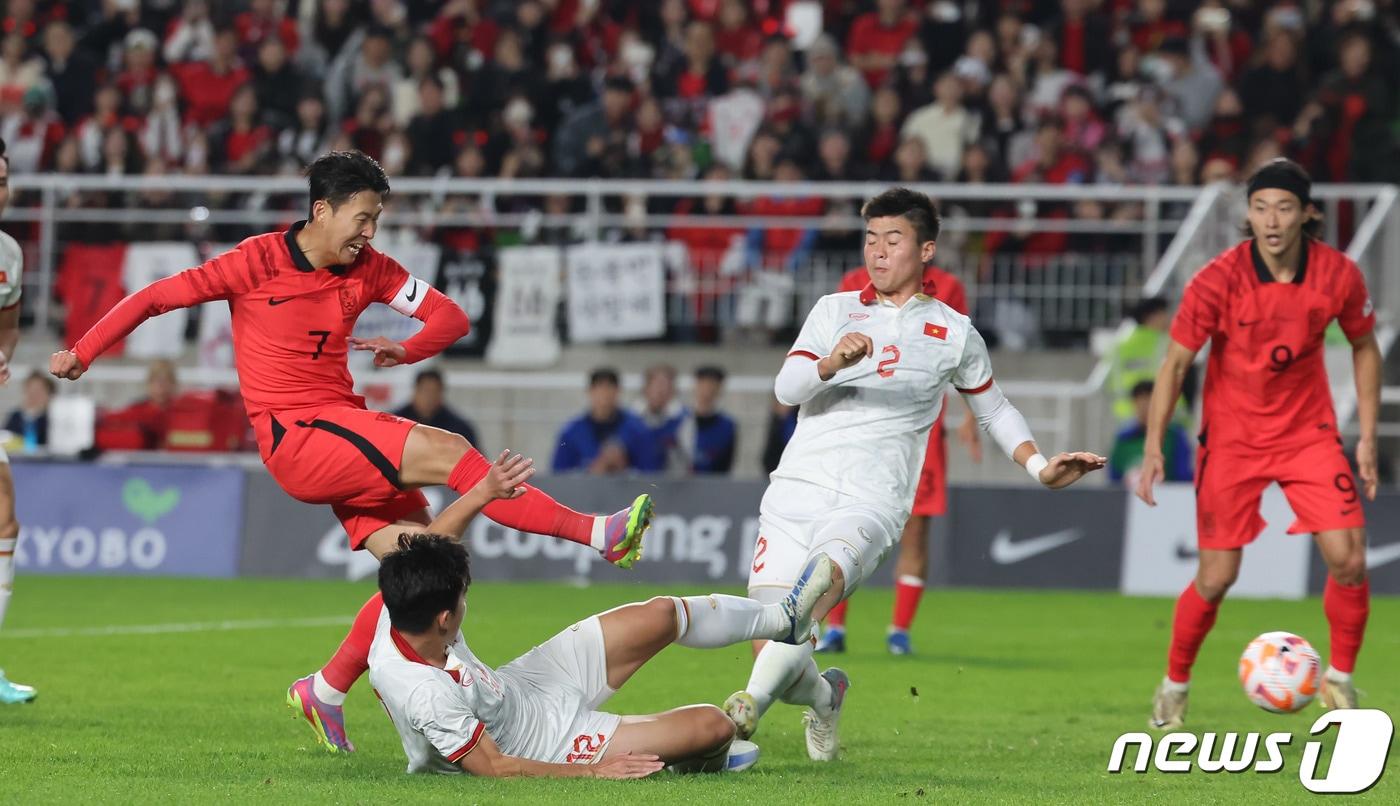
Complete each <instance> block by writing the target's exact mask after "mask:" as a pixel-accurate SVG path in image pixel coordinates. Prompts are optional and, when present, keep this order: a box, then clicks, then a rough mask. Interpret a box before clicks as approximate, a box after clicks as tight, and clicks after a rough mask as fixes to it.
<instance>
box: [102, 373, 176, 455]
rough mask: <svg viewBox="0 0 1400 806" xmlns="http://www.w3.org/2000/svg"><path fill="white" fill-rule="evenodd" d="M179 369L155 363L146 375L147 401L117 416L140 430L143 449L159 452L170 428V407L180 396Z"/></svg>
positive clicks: (144, 399)
mask: <svg viewBox="0 0 1400 806" xmlns="http://www.w3.org/2000/svg"><path fill="white" fill-rule="evenodd" d="M179 390H180V389H179V384H178V383H177V381H176V379H175V365H174V364H172V363H170V362H169V361H167V360H166V359H164V358H159V359H156V360H155V361H152V362H151V365H150V368H149V369H148V370H147V373H146V397H144V398H142V399H141V400H138V401H136V402H135V403H132V404H131V405H130V406H127V407H126V408H125V409H122V410H121V411H119V412H116V414H115V416H117V417H120V418H121V419H123V420H126V421H129V422H133V423H134V424H135V426H136V428H137V429H139V431H140V434H141V437H140V442H141V449H142V450H148V451H154V450H159V449H160V447H161V446H162V445H163V444H164V443H165V433H166V431H167V430H169V427H170V404H171V403H173V402H174V401H175V395H176V394H177V393H178V392H179Z"/></svg>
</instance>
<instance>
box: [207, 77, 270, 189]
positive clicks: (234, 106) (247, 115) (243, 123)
mask: <svg viewBox="0 0 1400 806" xmlns="http://www.w3.org/2000/svg"><path fill="white" fill-rule="evenodd" d="M209 148H210V151H211V152H212V154H211V159H210V163H211V165H212V167H213V168H214V170H216V171H218V172H220V173H229V174H253V173H259V172H260V170H261V169H262V167H263V165H264V163H265V162H266V161H267V160H269V159H270V158H271V156H272V153H273V150H272V128H271V127H269V126H268V125H267V123H266V122H264V120H263V117H262V114H261V111H260V110H259V108H258V95H257V92H256V91H255V90H254V89H253V85H252V84H244V85H243V86H241V87H239V88H238V91H237V92H235V93H234V94H233V100H232V101H230V102H229V114H228V118H226V119H225V120H222V121H220V122H219V123H218V124H216V125H215V126H214V127H213V128H212V129H211V130H210V132H209Z"/></svg>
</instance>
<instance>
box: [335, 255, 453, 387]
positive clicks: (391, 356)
mask: <svg viewBox="0 0 1400 806" xmlns="http://www.w3.org/2000/svg"><path fill="white" fill-rule="evenodd" d="M400 271H401V272H402V269H400ZM404 276H407V273H406V272H404ZM425 286H427V283H425V282H423V281H422V280H418V279H415V278H412V277H409V278H408V281H407V282H406V283H405V284H404V286H403V288H402V289H400V290H399V291H398V292H397V293H396V294H394V295H391V296H389V297H388V298H386V299H381V300H380V302H383V303H385V304H386V305H389V306H390V307H392V308H394V309H395V310H398V311H400V312H401V313H405V312H407V311H410V310H411V311H412V312H411V313H407V315H408V316H412V317H413V318H414V319H417V320H418V321H420V322H422V323H423V329H422V330H420V331H418V332H417V333H415V334H413V335H412V336H411V337H409V338H408V339H405V340H404V341H403V342H402V343H400V342H396V341H393V340H392V339H387V338H385V337H383V336H376V337H374V338H372V339H356V338H351V339H350V340H349V342H350V348H351V349H354V350H372V351H373V352H374V365H375V366H377V367H392V366H396V365H398V364H414V363H417V362H419V361H422V360H423V359H425V358H429V357H431V356H434V355H437V354H438V353H440V352H442V351H443V350H446V349H447V348H448V347H451V346H452V345H453V344H455V343H457V340H458V339H460V338H462V337H463V336H465V335H467V333H468V332H469V331H470V330H471V320H469V319H468V318H467V313H466V311H464V310H462V308H461V307H460V306H459V305H457V303H455V302H453V301H452V299H451V298H450V297H448V296H447V295H446V294H444V293H442V292H441V291H439V290H437V289H436V288H431V287H425ZM419 294H421V295H423V296H422V300H421V301H420V302H419V303H418V304H417V305H412V306H408V307H405V306H404V305H403V304H401V302H400V300H399V297H400V296H402V297H403V299H405V300H406V299H408V297H409V295H419Z"/></svg>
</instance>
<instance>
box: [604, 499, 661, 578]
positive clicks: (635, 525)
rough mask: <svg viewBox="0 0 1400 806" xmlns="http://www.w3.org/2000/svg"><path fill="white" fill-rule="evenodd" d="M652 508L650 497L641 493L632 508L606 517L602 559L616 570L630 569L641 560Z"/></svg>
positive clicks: (652, 511)
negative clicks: (643, 540) (644, 536)
mask: <svg viewBox="0 0 1400 806" xmlns="http://www.w3.org/2000/svg"><path fill="white" fill-rule="evenodd" d="M653 514H655V513H654V508H653V506H652V503H651V496H650V495H648V494H646V493H642V494H641V495H639V496H637V498H636V500H634V501H633V502H632V506H630V507H628V508H627V509H624V510H622V511H620V512H614V513H613V514H611V515H609V516H608V521H607V524H606V525H605V526H604V527H603V530H604V539H605V541H606V543H605V547H604V548H603V559H605V560H607V561H608V562H610V563H612V564H613V565H615V566H617V567H618V568H631V567H632V565H633V563H635V562H637V560H640V559H641V558H642V537H643V535H645V534H646V532H647V529H650V528H651V519H652V516H653Z"/></svg>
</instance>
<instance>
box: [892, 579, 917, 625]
mask: <svg viewBox="0 0 1400 806" xmlns="http://www.w3.org/2000/svg"><path fill="white" fill-rule="evenodd" d="M923 595H924V581H923V580H922V579H919V578H918V577H916V576H914V575H913V574H903V575H901V576H900V577H899V579H897V580H895V583H894V615H893V616H891V620H890V626H892V627H894V628H895V629H896V630H902V631H904V632H909V625H911V624H913V623H914V614H915V613H917V612H919V600H920V599H922V598H923Z"/></svg>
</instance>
